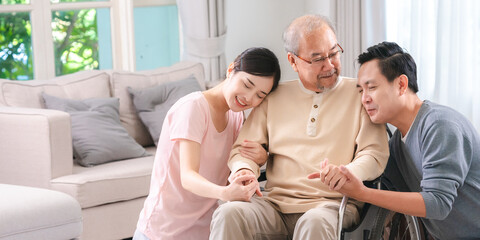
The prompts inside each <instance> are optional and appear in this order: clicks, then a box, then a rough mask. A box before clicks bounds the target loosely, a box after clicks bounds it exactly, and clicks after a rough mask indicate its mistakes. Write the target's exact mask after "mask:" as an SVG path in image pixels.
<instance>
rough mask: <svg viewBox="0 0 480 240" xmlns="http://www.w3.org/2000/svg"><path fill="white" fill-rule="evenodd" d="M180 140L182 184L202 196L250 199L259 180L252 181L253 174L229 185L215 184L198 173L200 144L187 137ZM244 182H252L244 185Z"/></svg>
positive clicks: (228, 199) (229, 199) (222, 198)
mask: <svg viewBox="0 0 480 240" xmlns="http://www.w3.org/2000/svg"><path fill="white" fill-rule="evenodd" d="M179 141H180V176H181V181H182V186H183V187H184V188H185V189H186V190H188V191H190V192H192V193H194V194H196V195H199V196H202V197H207V198H215V199H221V200H223V201H232V200H241V201H249V200H250V198H251V197H252V196H253V194H254V193H255V191H256V190H257V188H258V182H257V181H250V180H252V179H251V178H252V176H249V175H246V176H243V177H240V178H237V179H235V180H234V182H232V183H231V184H230V185H228V186H219V185H217V184H214V183H212V182H210V181H208V180H207V179H205V178H204V177H202V176H201V175H200V174H199V173H198V171H199V169H200V144H199V143H197V142H194V141H190V140H185V139H181V140H179ZM219 164H221V163H219ZM253 178H254V176H253ZM244 182H251V183H250V184H247V185H243V183H244Z"/></svg>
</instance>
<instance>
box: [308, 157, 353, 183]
mask: <svg viewBox="0 0 480 240" xmlns="http://www.w3.org/2000/svg"><path fill="white" fill-rule="evenodd" d="M321 167H322V170H321V171H320V172H317V173H312V174H310V175H308V178H309V179H313V178H320V180H321V181H322V182H323V183H324V184H325V185H327V186H328V187H329V189H330V190H335V191H338V190H339V189H340V188H342V186H343V185H344V184H345V182H347V180H348V179H347V177H346V176H345V174H343V172H342V171H340V166H336V165H333V164H329V163H328V158H325V159H324V160H323V162H322V164H321Z"/></svg>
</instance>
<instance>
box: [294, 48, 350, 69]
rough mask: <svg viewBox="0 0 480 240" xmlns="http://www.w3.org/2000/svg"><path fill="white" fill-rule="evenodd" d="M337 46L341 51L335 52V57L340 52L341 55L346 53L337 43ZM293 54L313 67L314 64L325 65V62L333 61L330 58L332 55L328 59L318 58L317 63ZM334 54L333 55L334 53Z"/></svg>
mask: <svg viewBox="0 0 480 240" xmlns="http://www.w3.org/2000/svg"><path fill="white" fill-rule="evenodd" d="M336 46H338V47H339V48H340V50H338V51H336V52H335V55H337V54H338V53H339V52H340V53H343V52H344V51H343V48H342V46H340V44H338V43H337V44H336ZM292 54H293V55H295V57H297V58H300V59H301V60H303V61H304V62H306V63H308V64H310V65H312V64H314V63H323V62H324V61H325V60H327V59H329V60H330V62H331V61H332V59H330V57H329V56H330V55H331V54H329V55H328V56H326V57H320V58H316V59H315V60H316V61H311V60H310V61H309V60H306V59H304V58H302V57H300V56H298V55H297V54H296V53H293V52H292ZM332 54H333V53H332Z"/></svg>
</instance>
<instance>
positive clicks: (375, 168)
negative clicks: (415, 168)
mask: <svg viewBox="0 0 480 240" xmlns="http://www.w3.org/2000/svg"><path fill="white" fill-rule="evenodd" d="M355 141H356V146H357V149H356V151H355V155H354V158H353V161H352V162H351V163H349V164H347V165H346V167H347V168H348V169H349V170H350V171H351V172H353V173H354V174H355V176H357V177H358V178H360V179H361V180H362V181H366V180H373V179H375V178H377V177H378V176H380V174H382V172H383V171H384V169H385V166H386V165H387V161H388V156H389V151H388V137H387V131H386V129H385V125H384V124H374V123H372V122H371V120H370V117H369V116H368V114H367V113H366V111H365V109H364V108H363V107H362V110H361V116H360V129H359V132H358V134H357V138H356V140H355Z"/></svg>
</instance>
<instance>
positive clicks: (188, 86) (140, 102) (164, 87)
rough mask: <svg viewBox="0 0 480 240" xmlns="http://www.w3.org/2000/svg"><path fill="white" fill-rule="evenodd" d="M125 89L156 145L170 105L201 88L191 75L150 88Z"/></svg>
mask: <svg viewBox="0 0 480 240" xmlns="http://www.w3.org/2000/svg"><path fill="white" fill-rule="evenodd" d="M127 90H128V92H129V93H130V95H131V97H132V102H133V105H134V106H135V109H136V111H137V113H138V116H139V117H140V120H142V122H143V124H144V125H145V126H146V127H147V129H148V131H149V133H150V136H152V139H153V142H154V143H155V145H157V144H158V139H159V137H160V132H161V131H162V126H163V121H164V119H165V116H166V115H167V112H168V110H169V109H170V107H172V105H173V104H174V103H175V102H177V100H178V99H180V98H181V97H183V96H185V95H187V94H189V93H192V92H195V91H201V90H202V88H201V87H200V84H198V81H197V80H196V79H195V78H194V77H193V76H191V77H188V78H186V79H183V80H178V81H173V82H167V83H164V84H160V85H157V86H155V87H151V88H145V89H140V90H135V89H132V88H131V87H127Z"/></svg>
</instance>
